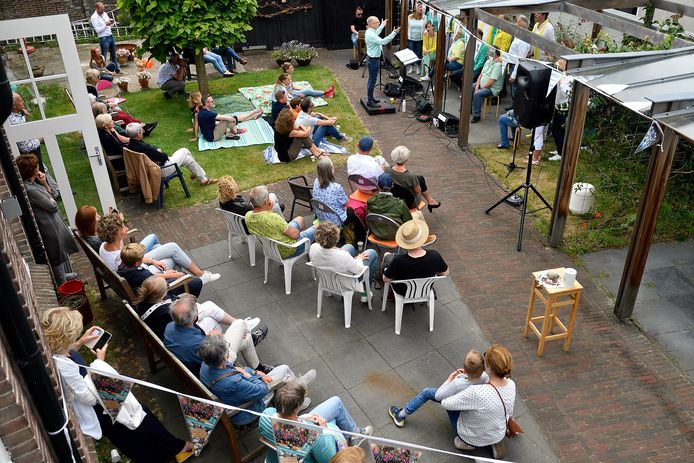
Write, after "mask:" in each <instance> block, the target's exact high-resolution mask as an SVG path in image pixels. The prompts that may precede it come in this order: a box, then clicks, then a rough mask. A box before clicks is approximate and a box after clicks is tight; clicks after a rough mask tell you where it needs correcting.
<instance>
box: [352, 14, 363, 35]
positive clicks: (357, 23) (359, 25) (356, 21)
mask: <svg viewBox="0 0 694 463" xmlns="http://www.w3.org/2000/svg"><path fill="white" fill-rule="evenodd" d="M352 25H353V26H354V28H355V29H356V30H358V31H365V30H366V17H365V16H364V15H362V17H361V18H358V17H356V16H355V17H353V18H352Z"/></svg>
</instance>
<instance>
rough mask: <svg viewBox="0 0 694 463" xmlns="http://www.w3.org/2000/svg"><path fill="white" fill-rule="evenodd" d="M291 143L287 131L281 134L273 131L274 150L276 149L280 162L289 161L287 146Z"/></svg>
mask: <svg viewBox="0 0 694 463" xmlns="http://www.w3.org/2000/svg"><path fill="white" fill-rule="evenodd" d="M291 145H292V138H291V137H290V136H289V134H288V133H286V134H282V133H277V132H275V151H277V157H278V158H279V160H280V161H282V162H289V161H291V159H290V158H289V147H290V146H291Z"/></svg>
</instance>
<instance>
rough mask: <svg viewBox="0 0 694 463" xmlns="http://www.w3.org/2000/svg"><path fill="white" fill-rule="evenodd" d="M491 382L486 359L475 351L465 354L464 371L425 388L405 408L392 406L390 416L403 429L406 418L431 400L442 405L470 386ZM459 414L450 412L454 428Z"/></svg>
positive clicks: (455, 372)
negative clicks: (486, 370)
mask: <svg viewBox="0 0 694 463" xmlns="http://www.w3.org/2000/svg"><path fill="white" fill-rule="evenodd" d="M487 381H489V376H488V375H487V373H486V372H485V371H484V359H483V358H482V354H480V353H479V351H476V350H474V349H472V350H470V351H469V352H468V353H467V354H465V359H464V360H463V369H460V368H458V369H456V370H453V372H452V373H451V374H450V375H448V379H447V380H446V381H444V383H443V384H442V385H441V386H439V388H438V389H437V388H435V387H425V388H424V389H422V391H421V392H420V393H419V394H417V396H416V397H415V398H413V399H411V400H410V401H409V402H407V403H406V404H405V406H404V407H403V408H398V406H397V405H391V406H390V408H389V409H388V414H389V415H390V417H391V418H392V419H393V423H395V426H397V427H399V428H401V427H403V426H405V418H407V415H411V414H413V413H414V412H416V411H417V410H419V408H420V407H421V406H422V405H424V404H425V403H427V402H428V401H430V400H433V401H434V402H437V403H441V401H442V400H443V399H447V398H449V397H451V396H454V395H455V394H457V393H459V392H461V391H463V390H465V389H466V388H467V387H468V386H473V385H476V384H486V383H487ZM458 415H459V413H458V412H453V411H448V419H449V420H450V422H451V425H452V426H453V428H455V427H456V423H457V422H458Z"/></svg>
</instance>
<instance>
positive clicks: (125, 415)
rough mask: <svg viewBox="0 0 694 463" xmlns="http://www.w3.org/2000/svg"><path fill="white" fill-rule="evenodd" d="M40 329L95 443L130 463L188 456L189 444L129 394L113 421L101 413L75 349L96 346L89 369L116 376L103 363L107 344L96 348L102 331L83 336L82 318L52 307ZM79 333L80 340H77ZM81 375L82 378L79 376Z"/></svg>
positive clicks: (82, 424) (79, 418) (71, 400)
mask: <svg viewBox="0 0 694 463" xmlns="http://www.w3.org/2000/svg"><path fill="white" fill-rule="evenodd" d="M40 322H41V328H42V330H43V334H44V336H45V338H46V341H47V343H48V347H49V349H50V350H51V351H52V352H53V354H54V355H55V357H56V358H57V359H56V360H55V364H56V368H57V369H58V373H59V374H60V380H61V382H62V384H63V388H64V389H65V391H66V394H65V396H66V397H67V398H68V399H67V400H68V402H69V403H70V404H71V406H72V408H73V410H74V412H75V416H77V421H78V422H79V425H80V428H81V429H82V432H83V433H84V434H86V435H88V436H91V437H93V438H94V439H97V440H98V439H101V437H102V436H106V437H108V439H109V440H110V441H111V443H113V445H115V446H116V447H118V448H119V449H120V450H121V452H123V453H124V454H125V455H126V456H128V458H130V459H131V460H133V461H138V462H139V461H143V462H144V461H146V462H162V463H163V462H166V461H170V460H172V459H176V461H179V462H180V461H184V460H185V459H186V458H188V457H190V456H191V455H192V451H193V443H192V442H190V441H187V442H186V441H184V440H181V439H178V438H177V437H175V436H173V435H172V434H171V433H170V432H169V431H167V430H166V428H165V427H164V426H163V425H162V424H161V422H160V421H159V420H158V419H157V418H156V417H155V416H154V414H152V412H151V410H149V408H147V407H146V406H144V405H142V404H140V403H139V402H138V401H137V399H136V398H135V396H134V395H133V394H132V392H131V393H129V394H128V396H127V397H126V399H125V401H124V402H123V405H122V407H121V409H120V412H119V413H118V416H117V417H116V421H115V423H114V422H113V421H112V420H111V417H110V416H109V415H108V414H107V413H106V412H105V411H104V409H103V407H102V406H101V404H100V403H99V400H98V399H97V397H98V393H97V392H96V388H95V387H94V383H93V382H92V380H91V377H90V375H89V374H87V372H86V370H84V369H80V365H83V366H86V364H85V363H84V360H83V359H82V358H81V357H80V356H79V354H77V351H78V350H79V349H80V348H81V347H83V346H87V345H89V344H91V343H95V344H94V347H95V350H93V351H92V352H93V353H94V355H96V359H95V360H94V361H93V362H92V363H91V365H89V366H90V367H92V368H95V369H98V370H101V371H103V372H104V373H112V374H117V373H118V372H117V371H116V370H115V369H114V368H113V367H111V365H109V364H108V363H106V361H105V359H106V351H107V348H108V343H104V344H103V345H102V346H101V347H99V344H100V343H99V338H101V339H104V337H103V336H102V335H103V334H105V331H104V330H103V328H101V327H98V326H92V327H91V328H89V329H87V331H86V332H85V333H84V334H82V335H81V333H82V329H83V326H82V314H80V313H79V312H78V311H76V310H70V309H69V308H68V307H54V308H52V309H48V310H47V311H45V312H44V313H43V314H42V315H41V320H40ZM80 335H81V336H80ZM83 374H84V375H83Z"/></svg>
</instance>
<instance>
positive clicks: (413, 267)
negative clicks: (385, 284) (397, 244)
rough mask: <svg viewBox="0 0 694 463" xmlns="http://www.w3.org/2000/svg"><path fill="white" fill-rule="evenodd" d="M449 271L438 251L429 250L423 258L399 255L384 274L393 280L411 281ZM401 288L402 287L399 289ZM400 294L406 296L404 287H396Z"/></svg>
mask: <svg viewBox="0 0 694 463" xmlns="http://www.w3.org/2000/svg"><path fill="white" fill-rule="evenodd" d="M446 270H448V264H446V261H444V260H443V257H441V254H439V253H438V252H437V251H434V250H433V249H432V250H427V251H426V254H424V255H423V256H422V257H417V258H415V257H411V256H410V255H409V254H398V255H397V256H395V257H394V258H393V260H392V261H391V263H390V265H389V266H388V268H386V269H385V271H384V272H383V274H384V275H385V276H386V277H388V278H390V279H391V280H410V279H413V278H429V277H433V276H435V275H436V274H437V273H443V272H445V271H446ZM398 286H400V287H398ZM394 289H395V291H396V292H397V293H398V294H404V292H405V290H404V287H402V285H395V286H394Z"/></svg>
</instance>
